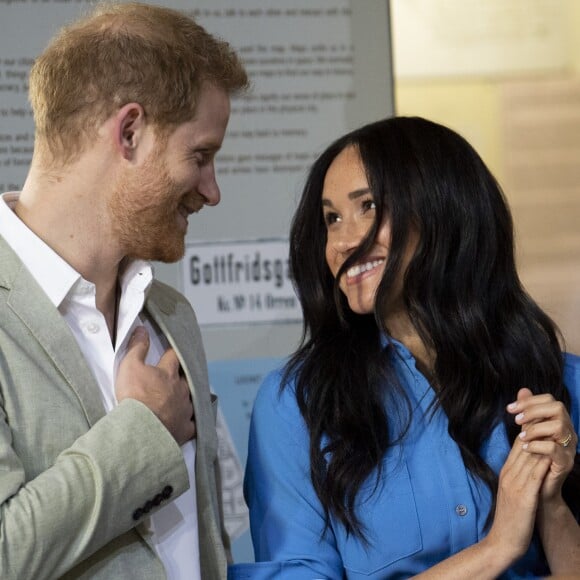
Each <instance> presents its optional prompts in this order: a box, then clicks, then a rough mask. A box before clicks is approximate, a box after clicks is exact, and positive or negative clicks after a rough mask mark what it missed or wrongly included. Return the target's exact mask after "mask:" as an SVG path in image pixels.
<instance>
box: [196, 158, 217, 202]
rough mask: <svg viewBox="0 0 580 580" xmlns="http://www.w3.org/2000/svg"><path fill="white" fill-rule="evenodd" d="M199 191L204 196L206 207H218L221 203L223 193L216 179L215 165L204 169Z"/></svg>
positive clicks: (211, 164)
mask: <svg viewBox="0 0 580 580" xmlns="http://www.w3.org/2000/svg"><path fill="white" fill-rule="evenodd" d="M198 191H199V193H200V194H201V195H202V196H203V198H204V203H205V205H217V204H218V203H219V202H220V199H221V193H220V188H219V186H218V184H217V181H216V178H215V167H214V164H213V163H210V164H208V165H206V166H205V167H203V168H202V170H201V180H200V183H199V187H198Z"/></svg>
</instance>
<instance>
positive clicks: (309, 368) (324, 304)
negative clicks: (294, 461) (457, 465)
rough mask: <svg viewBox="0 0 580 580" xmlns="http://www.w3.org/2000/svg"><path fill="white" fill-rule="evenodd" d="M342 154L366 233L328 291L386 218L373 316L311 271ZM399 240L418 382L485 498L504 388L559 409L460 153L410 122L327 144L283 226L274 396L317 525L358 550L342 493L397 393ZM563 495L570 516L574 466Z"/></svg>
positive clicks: (503, 233)
mask: <svg viewBox="0 0 580 580" xmlns="http://www.w3.org/2000/svg"><path fill="white" fill-rule="evenodd" d="M349 146H354V147H356V149H357V150H358V152H359V153H360V157H361V159H362V162H363V165H364V167H365V170H366V174H367V179H368V182H369V186H370V189H371V191H372V195H373V197H374V199H375V202H376V207H377V210H376V220H375V224H374V226H373V228H372V230H371V231H370V232H369V234H368V236H367V238H366V239H365V241H364V242H363V243H362V244H361V246H360V247H359V248H358V249H357V251H356V252H355V253H354V254H353V255H352V256H350V257H349V258H348V260H347V261H346V262H345V264H344V265H343V267H342V268H341V269H340V272H339V275H338V276H337V280H338V278H339V277H340V275H341V274H342V273H344V272H346V270H347V269H348V268H349V267H350V266H352V265H353V264H354V263H355V262H356V260H357V259H360V258H361V257H362V256H364V255H365V254H366V253H368V251H369V250H370V248H371V247H372V245H373V243H374V239H375V236H376V233H377V229H378V227H379V226H380V223H381V220H382V219H383V216H388V219H389V221H390V226H391V236H392V239H391V246H390V250H389V256H388V259H387V261H386V266H385V272H384V275H383V278H382V281H381V283H380V285H379V288H378V290H377V299H376V306H375V313H374V316H373V315H357V314H354V313H353V312H352V311H351V310H350V309H349V308H348V306H347V303H346V301H345V298H344V296H343V295H342V293H341V292H340V290H339V288H338V284H337V282H335V280H334V278H333V276H332V275H331V273H330V270H329V268H328V266H327V264H326V260H325V244H326V228H325V224H324V221H323V212H322V204H321V196H322V190H323V184H324V178H325V176H326V172H327V170H328V168H329V166H330V164H331V163H332V161H333V160H334V159H335V157H336V156H337V155H338V154H339V153H340V152H341V151H342V150H343V149H345V148H346V147H349ZM411 228H415V229H416V230H417V231H418V232H419V243H418V246H417V248H416V251H415V254H414V256H413V257H412V259H411V261H410V263H409V266H408V268H407V271H406V273H405V277H404V289H403V297H404V300H405V304H406V307H407V309H408V312H409V315H410V318H411V321H412V323H413V324H414V326H415V328H416V329H417V331H418V333H419V335H420V337H421V338H422V340H423V341H424V343H425V344H426V345H427V347H428V348H430V349H431V351H432V352H433V353H434V355H435V361H434V368H433V369H432V371H433V375H432V383H434V384H435V386H436V390H437V401H438V402H437V404H438V405H440V406H441V408H442V409H443V411H444V412H445V414H446V415H447V417H448V419H449V434H450V435H451V437H452V438H453V439H454V440H455V441H456V443H457V444H458V445H459V448H460V450H461V454H462V457H463V460H464V462H465V465H466V466H467V468H468V469H469V470H470V472H471V473H472V474H474V475H475V476H477V477H479V478H480V479H482V480H483V481H484V482H485V483H486V484H487V485H488V486H489V488H490V490H491V491H492V495H493V497H494V499H495V494H496V490H497V477H496V475H495V474H494V472H493V471H492V470H491V468H490V467H489V466H488V465H487V464H486V463H485V462H484V461H483V459H482V458H481V456H480V449H481V445H482V443H483V442H484V440H485V439H486V438H487V437H488V436H489V435H490V433H491V431H492V429H493V428H494V426H495V425H496V424H497V422H498V421H501V420H503V421H504V423H505V425H506V428H507V432H508V435H509V439H510V441H511V442H513V441H514V439H515V437H516V436H517V433H518V432H519V427H517V425H515V424H514V420H513V417H512V416H511V415H508V414H507V413H506V412H505V406H506V405H507V404H508V403H509V402H511V401H514V400H515V399H516V397H517V392H518V390H519V389H520V388H521V387H528V388H529V389H531V390H532V392H534V393H551V394H552V395H553V396H554V397H555V398H556V399H558V400H561V401H563V402H564V403H565V405H566V407H567V408H568V410H569V409H570V396H569V393H568V391H567V390H566V388H565V387H564V385H563V382H562V375H563V358H562V354H561V346H560V344H559V341H558V332H557V329H556V327H555V325H554V323H553V322H552V321H551V320H550V318H549V317H548V316H547V315H546V314H545V313H544V312H543V311H542V310H541V309H540V308H539V307H538V306H537V304H536V303H535V302H534V301H533V300H532V299H531V298H530V296H529V295H528V294H527V293H526V292H525V290H524V289H523V287H522V285H521V283H520V280H519V278H518V275H517V272H516V266H515V259H514V240H513V225H512V219H511V215H510V212H509V209H508V207H507V204H506V201H505V199H504V197H503V194H502V192H501V189H500V187H499V185H498V184H497V182H496V180H495V179H494V177H493V176H492V175H491V173H490V172H489V170H488V169H487V167H486V166H485V164H484V163H483V161H482V160H481V158H480V157H479V155H478V154H477V153H476V152H475V150H474V149H473V148H472V147H471V146H470V145H469V143H467V141H465V139H463V138H462V137H461V136H459V135H458V134H456V133H455V132H453V131H451V130H450V129H448V128H446V127H443V126H441V125H438V124H436V123H433V122H430V121H427V120H425V119H421V118H417V117H394V118H389V119H385V120H381V121H378V122H376V123H372V124H369V125H366V126H364V127H362V128H360V129H357V130H356V131H353V132H352V133H349V134H347V135H345V136H344V137H342V138H340V139H338V140H337V141H336V142H334V143H333V144H332V145H330V147H329V148H328V149H327V150H326V151H324V152H323V153H322V155H321V156H320V157H319V158H318V160H317V161H316V162H315V163H314V165H313V167H312V169H311V171H310V174H309V177H308V179H307V182H306V185H305V188H304V192H303V194H302V198H301V201H300V204H299V206H298V209H297V211H296V214H295V216H294V219H293V222H292V228H291V234H290V260H291V268H292V273H293V276H294V280H295V286H296V290H297V293H298V296H299V298H300V301H301V304H302V308H303V312H304V334H303V338H302V342H301V345H300V347H299V349H298V350H297V351H296V352H295V353H294V355H293V356H292V357H291V359H290V361H289V363H288V365H287V366H286V369H285V381H284V382H283V384H287V383H288V382H289V381H290V380H293V381H295V385H296V396H297V400H298V405H299V407H300V410H301V412H302V415H303V417H304V420H305V422H306V424H307V426H308V430H309V433H310V460H311V478H312V482H313V485H314V488H315V490H316V493H317V495H318V497H319V498H320V501H321V502H322V505H323V506H324V509H325V512H326V517H327V524H328V522H329V517H330V515H333V516H334V517H335V518H337V519H338V521H340V522H341V523H342V524H344V526H345V528H346V530H347V531H348V532H349V533H354V534H356V535H357V536H359V537H361V538H362V539H364V537H365V535H364V530H363V529H362V526H361V523H360V521H359V519H358V517H357V514H356V510H355V500H356V495H357V493H358V491H359V489H360V486H361V484H362V483H363V482H364V481H365V480H366V479H367V478H368V477H369V475H370V474H371V473H372V472H373V470H374V469H378V470H380V468H381V467H380V466H381V459H382V457H383V456H384V454H385V452H386V450H387V449H388V448H389V447H390V446H393V445H395V444H396V443H397V440H391V439H393V438H392V437H390V436H389V421H390V420H391V419H392V417H391V416H390V413H391V409H390V408H389V407H388V406H387V408H385V400H386V395H388V394H389V393H390V392H399V393H400V392H401V388H400V386H399V383H398V381H397V379H396V377H395V374H394V369H393V368H392V363H391V362H390V361H391V360H392V359H391V356H392V355H390V354H389V348H387V349H385V348H384V347H383V346H382V345H381V335H382V334H385V335H388V328H385V327H384V321H385V320H386V318H387V314H388V311H387V304H388V296H389V291H390V287H391V283H392V281H393V280H395V279H396V277H397V273H398V272H399V271H400V269H401V263H402V257H403V254H404V252H405V249H406V248H407V240H408V235H409V231H410V229H411ZM402 398H403V399H404V397H402ZM399 399H401V397H399ZM408 410H409V405H407V411H408ZM466 418H469V419H468V420H466ZM400 436H401V437H402V436H404V431H403V432H402V433H401V435H400ZM387 477H388V474H387ZM564 491H565V499H566V501H567V503H568V505H570V507H571V509H572V510H573V511H574V513H575V514H578V513H580V463H579V459H578V455H577V457H576V463H575V466H574V470H573V472H572V473H571V474H570V476H569V477H568V480H567V482H566V484H565V489H564ZM492 514H493V506H492V510H491V512H490V517H491V515H492ZM488 522H489V520H488Z"/></svg>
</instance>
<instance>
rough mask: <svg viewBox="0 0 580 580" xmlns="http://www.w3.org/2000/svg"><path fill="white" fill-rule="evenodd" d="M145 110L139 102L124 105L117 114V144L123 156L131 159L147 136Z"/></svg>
mask: <svg viewBox="0 0 580 580" xmlns="http://www.w3.org/2000/svg"><path fill="white" fill-rule="evenodd" d="M146 128H147V122H146V120H145V111H144V110H143V107H142V106H141V105H140V104H139V103H127V104H126V105H123V106H122V107H121V108H120V109H119V110H118V111H117V114H116V115H115V145H116V146H117V148H118V149H119V151H120V153H121V154H122V156H123V157H124V158H125V159H126V160H128V161H131V160H132V159H134V157H135V153H136V150H137V147H138V146H139V143H140V142H141V141H142V140H143V138H144V136H145V131H146Z"/></svg>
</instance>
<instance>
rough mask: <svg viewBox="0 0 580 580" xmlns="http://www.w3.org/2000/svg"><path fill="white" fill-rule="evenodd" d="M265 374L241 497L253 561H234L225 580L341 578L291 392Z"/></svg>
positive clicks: (338, 563)
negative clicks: (246, 511) (247, 518)
mask: <svg viewBox="0 0 580 580" xmlns="http://www.w3.org/2000/svg"><path fill="white" fill-rule="evenodd" d="M279 386H280V376H279V374H278V373H273V374H270V375H269V376H268V377H267V378H266V379H265V381H264V383H263V385H262V386H261V387H260V391H259V393H258V396H257V398H256V401H255V403H254V408H253V412H252V420H251V426H250V439H249V448H248V462H247V466H246V476H245V484H244V489H245V496H246V501H247V503H248V506H249V509H250V527H251V534H252V542H253V545H254V551H255V559H256V563H254V564H250V563H246V564H236V565H234V566H231V567H230V569H229V578H232V579H234V578H235V579H242V578H254V579H260V580H265V579H269V578H277V579H278V578H279V579H284V578H289V579H292V580H301V579H305V580H306V579H308V580H312V578H342V576H343V567H342V561H341V558H340V555H339V553H338V550H337V547H336V542H335V539H334V535H333V532H332V529H331V527H328V528H326V529H325V525H324V510H323V508H322V505H321V504H320V501H319V500H318V497H317V495H316V493H315V491H314V488H313V486H312V483H311V479H310V459H309V438H308V433H307V430H306V426H305V424H304V421H303V419H302V416H301V415H300V412H299V409H298V407H297V404H296V399H295V396H294V391H293V389H292V388H290V387H287V388H285V389H284V390H283V391H282V392H281V393H280V390H279Z"/></svg>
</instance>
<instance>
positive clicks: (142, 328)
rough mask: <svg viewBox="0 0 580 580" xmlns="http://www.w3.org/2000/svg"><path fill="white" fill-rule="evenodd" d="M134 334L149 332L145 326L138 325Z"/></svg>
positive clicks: (142, 334)
mask: <svg viewBox="0 0 580 580" xmlns="http://www.w3.org/2000/svg"><path fill="white" fill-rule="evenodd" d="M133 334H134V335H135V336H145V335H146V334H147V331H146V330H145V327H144V326H138V327H137V328H135V330H134V332H133Z"/></svg>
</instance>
